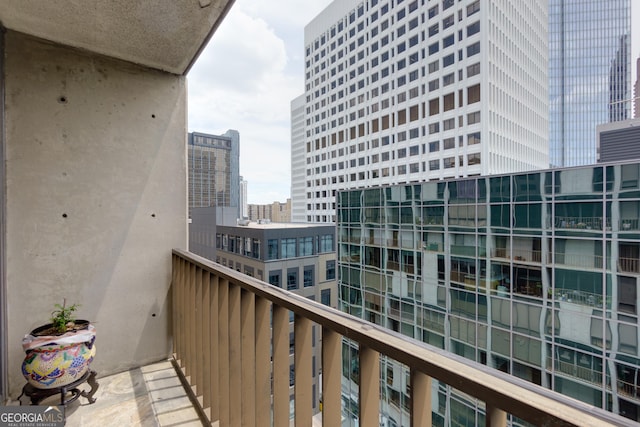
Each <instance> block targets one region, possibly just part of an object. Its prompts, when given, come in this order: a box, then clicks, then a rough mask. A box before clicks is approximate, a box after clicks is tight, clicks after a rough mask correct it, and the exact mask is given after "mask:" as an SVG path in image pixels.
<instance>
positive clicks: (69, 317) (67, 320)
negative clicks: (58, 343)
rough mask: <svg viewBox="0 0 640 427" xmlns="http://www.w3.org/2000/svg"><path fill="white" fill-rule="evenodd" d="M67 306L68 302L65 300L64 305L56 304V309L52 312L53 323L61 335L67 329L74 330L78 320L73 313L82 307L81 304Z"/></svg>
mask: <svg viewBox="0 0 640 427" xmlns="http://www.w3.org/2000/svg"><path fill="white" fill-rule="evenodd" d="M66 305H67V300H66V299H64V300H63V301H62V305H60V304H56V305H55V307H56V309H55V310H53V311H52V312H51V323H52V324H53V327H54V328H55V329H56V330H57V331H58V332H60V333H64V332H66V331H67V329H70V328H73V326H74V325H75V320H76V317H75V315H74V314H73V313H74V312H75V311H76V310H77V309H78V307H80V304H72V305H70V306H69V307H67V306H66Z"/></svg>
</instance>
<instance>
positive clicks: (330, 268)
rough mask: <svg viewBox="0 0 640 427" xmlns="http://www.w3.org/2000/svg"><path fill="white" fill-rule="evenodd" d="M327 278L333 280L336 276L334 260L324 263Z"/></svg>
mask: <svg viewBox="0 0 640 427" xmlns="http://www.w3.org/2000/svg"><path fill="white" fill-rule="evenodd" d="M325 268H326V274H327V280H335V278H336V261H335V260H329V261H327V263H326V264H325Z"/></svg>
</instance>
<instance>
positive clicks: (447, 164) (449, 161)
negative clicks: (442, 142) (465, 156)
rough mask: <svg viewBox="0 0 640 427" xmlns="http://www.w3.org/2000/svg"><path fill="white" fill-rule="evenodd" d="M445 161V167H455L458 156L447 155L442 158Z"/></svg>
mask: <svg viewBox="0 0 640 427" xmlns="http://www.w3.org/2000/svg"><path fill="white" fill-rule="evenodd" d="M442 161H443V163H444V168H445V169H451V168H454V167H455V166H456V158H455V157H447V158H445V159H442Z"/></svg>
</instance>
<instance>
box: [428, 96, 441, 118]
mask: <svg viewBox="0 0 640 427" xmlns="http://www.w3.org/2000/svg"><path fill="white" fill-rule="evenodd" d="M439 112H440V100H439V99H438V98H436V99H432V100H431V101H429V115H430V116H434V115H436V114H438V113H439Z"/></svg>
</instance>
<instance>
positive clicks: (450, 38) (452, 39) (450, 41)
mask: <svg viewBox="0 0 640 427" xmlns="http://www.w3.org/2000/svg"><path fill="white" fill-rule="evenodd" d="M455 39H456V38H455V36H454V35H453V34H451V35H450V36H447V37H445V38H444V39H442V48H443V49H444V48H447V47H449V46H451V45H453V43H454V42H455Z"/></svg>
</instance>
